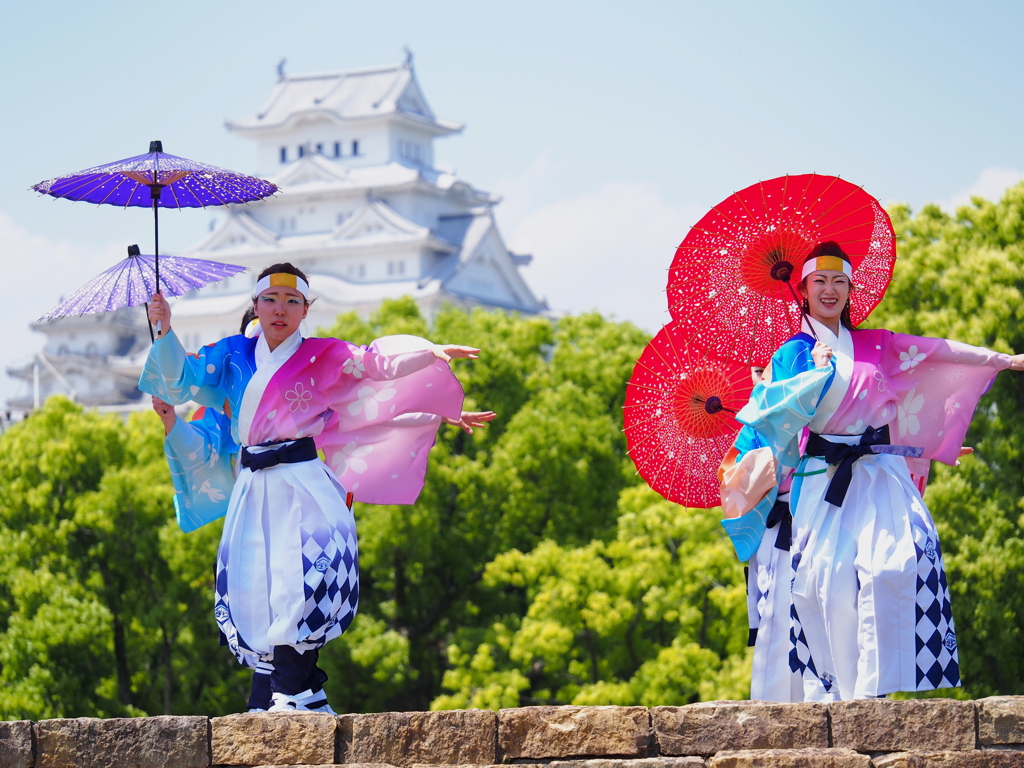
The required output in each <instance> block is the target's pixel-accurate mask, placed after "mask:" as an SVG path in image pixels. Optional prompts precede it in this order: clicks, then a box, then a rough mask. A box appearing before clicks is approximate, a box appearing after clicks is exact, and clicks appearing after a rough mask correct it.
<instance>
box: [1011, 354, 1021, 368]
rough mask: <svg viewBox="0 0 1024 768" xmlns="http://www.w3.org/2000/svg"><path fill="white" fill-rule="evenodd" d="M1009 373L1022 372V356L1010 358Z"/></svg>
mask: <svg viewBox="0 0 1024 768" xmlns="http://www.w3.org/2000/svg"><path fill="white" fill-rule="evenodd" d="M1010 370H1011V371H1024V355H1014V356H1013V357H1011V358H1010Z"/></svg>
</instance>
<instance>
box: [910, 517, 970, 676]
mask: <svg viewBox="0 0 1024 768" xmlns="http://www.w3.org/2000/svg"><path fill="white" fill-rule="evenodd" d="M914 551H915V554H916V555H917V605H916V608H915V612H914V613H915V618H916V619H917V638H916V644H915V650H916V652H917V688H918V690H923V689H926V688H947V687H954V686H958V685H960V660H959V657H958V654H957V643H956V630H955V629H954V627H953V612H952V609H951V606H950V602H949V587H948V586H947V584H946V572H945V566H944V564H943V558H942V550H941V548H940V546H939V542H938V540H937V539H936V538H934V534H932V535H929V534H927V533H926V532H925V531H923V530H921V529H920V528H918V527H917V526H915V527H914Z"/></svg>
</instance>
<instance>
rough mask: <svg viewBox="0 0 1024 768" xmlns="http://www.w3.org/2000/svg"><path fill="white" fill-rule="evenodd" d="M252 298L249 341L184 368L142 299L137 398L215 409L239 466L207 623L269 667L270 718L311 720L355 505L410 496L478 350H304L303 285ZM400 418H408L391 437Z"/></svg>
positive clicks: (325, 344)
mask: <svg viewBox="0 0 1024 768" xmlns="http://www.w3.org/2000/svg"><path fill="white" fill-rule="evenodd" d="M253 302H254V310H255V312H256V316H257V319H258V320H259V322H260V327H261V329H262V333H261V334H260V335H259V336H258V337H255V338H246V337H245V336H232V337H229V338H227V339H223V340H221V341H219V342H217V343H216V344H213V345H210V346H208V347H204V348H203V349H201V350H200V352H199V353H198V355H196V356H194V357H193V356H188V355H186V354H185V351H184V349H183V348H182V346H181V343H180V342H179V341H178V339H177V337H176V336H175V334H174V333H173V332H172V331H171V322H170V321H171V313H170V308H169V306H168V305H167V302H166V301H165V300H164V299H163V297H162V296H160V295H159V294H157V295H155V296H154V297H153V300H152V302H151V303H150V308H149V316H150V320H151V322H153V323H158V322H162V323H163V328H164V335H163V336H161V338H160V339H158V340H157V342H156V343H155V344H154V346H153V348H152V350H151V351H150V355H149V358H148V359H147V361H146V366H145V368H144V370H143V373H142V377H141V380H140V382H139V387H140V389H142V390H143V391H144V392H147V393H149V394H151V395H155V396H157V397H159V398H161V399H162V400H164V401H166V402H168V403H171V404H179V403H184V402H187V401H188V400H195V401H196V402H198V403H200V404H201V405H206V406H212V407H214V408H222V409H224V411H225V412H226V413H227V414H228V416H229V418H230V420H231V431H232V439H233V440H234V442H235V443H237V444H238V445H241V446H243V449H242V453H241V464H242V469H241V470H240V472H239V474H238V479H237V480H236V481H235V482H234V485H233V488H232V489H231V495H230V499H229V500H228V509H227V519H226V520H225V524H224V533H223V535H222V538H221V543H220V548H219V551H218V558H217V579H216V599H217V602H216V608H215V611H214V614H215V616H216V618H217V623H218V625H219V627H220V630H221V631H222V633H223V634H224V636H225V637H226V639H227V642H228V645H229V646H230V647H231V650H232V651H233V652H234V654H235V656H236V657H237V658H238V660H239V661H240V662H242V663H243V664H246V665H247V666H249V667H252V668H254V669H259V668H260V666H261V665H263V666H264V667H269V669H270V674H269V676H270V688H271V691H272V698H273V706H272V707H271V709H272V710H306V709H314V710H324V708H326V707H327V701H326V697H325V696H324V695H323V692H322V686H323V681H324V680H325V679H326V678H325V676H324V675H323V673H322V672H321V671H320V670H319V669H318V668H317V666H316V661H317V654H318V651H319V649H320V648H321V647H322V646H323V645H324V643H326V642H327V641H328V640H330V639H332V638H334V637H337V636H339V635H340V634H341V633H342V632H344V631H345V629H347V628H348V626H349V624H350V623H351V621H352V619H353V617H354V616H355V610H356V605H357V602H358V595H359V571H358V559H357V558H358V552H357V546H356V532H355V521H354V518H353V516H352V510H351V498H352V494H357V495H358V496H359V498H360V499H361V500H363V501H367V502H370V503H389V504H407V503H412V502H413V501H415V499H416V496H417V495H418V494H419V491H420V489H421V488H422V485H423V479H424V475H425V472H426V461H427V454H428V453H429V450H430V446H431V445H432V444H433V442H434V437H435V435H436V430H437V424H438V420H437V418H436V416H440V417H443V418H445V419H446V420H449V421H451V422H454V423H458V422H459V420H460V419H461V418H462V414H461V405H462V388H461V387H460V386H459V383H458V380H457V379H456V378H455V377H454V375H452V373H451V371H450V370H449V368H448V366H447V362H448V361H450V360H451V359H452V358H455V357H465V358H475V357H476V356H477V354H478V352H479V350H477V349H475V348H472V347H462V346H438V345H430V344H429V343H426V342H423V340H415V339H413V338H412V337H391V339H390V340H389V341H387V342H386V343H384V344H382V345H378V346H377V347H370V348H361V347H357V346H355V345H353V344H350V343H348V342H344V341H339V340H337V339H315V338H310V339H303V338H302V337H301V336H300V334H299V333H298V329H299V324H300V322H301V321H302V320H303V319H304V318H305V317H306V314H307V312H308V308H309V303H310V302H309V284H308V281H307V279H306V276H305V275H304V274H303V273H302V272H301V271H300V270H298V269H297V268H295V267H294V266H292V265H291V264H275V265H273V266H271V267H269V268H268V269H266V270H264V272H263V273H262V274H261V275H260V276H259V279H258V280H257V283H256V288H255V290H254V291H253ZM383 341H384V340H382V342H383ZM402 414H408V415H410V416H411V418H410V420H409V421H410V423H408V424H403V425H401V426H396V425H395V423H394V422H396V420H397V417H400V416H402ZM413 414H423V416H413ZM389 422H390V424H389ZM318 450H319V451H322V452H323V454H324V456H325V458H326V463H325V462H324V461H321V460H320V458H319V456H318Z"/></svg>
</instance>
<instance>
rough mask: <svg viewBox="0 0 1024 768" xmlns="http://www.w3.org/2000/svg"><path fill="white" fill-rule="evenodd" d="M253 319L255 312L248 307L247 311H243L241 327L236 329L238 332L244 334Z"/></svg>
mask: <svg viewBox="0 0 1024 768" xmlns="http://www.w3.org/2000/svg"><path fill="white" fill-rule="evenodd" d="M255 319H256V311H255V310H254V309H253V308H252V307H249V308H248V309H247V310H245V314H244V315H242V325H241V327H240V328H239V329H238V332H239V333H243V334H244V333H245V329H246V328H248V327H249V323H251V322H252V321H253V320H255Z"/></svg>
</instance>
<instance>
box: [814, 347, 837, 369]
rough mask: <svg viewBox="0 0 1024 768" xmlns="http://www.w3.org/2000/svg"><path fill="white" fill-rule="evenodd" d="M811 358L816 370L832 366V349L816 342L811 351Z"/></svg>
mask: <svg viewBox="0 0 1024 768" xmlns="http://www.w3.org/2000/svg"><path fill="white" fill-rule="evenodd" d="M811 358H812V359H813V360H814V364H815V365H816V366H817V367H818V368H824V367H825V366H827V365H831V364H832V347H830V346H828V344H826V343H825V342H823V341H819V342H816V343H815V345H814V349H812V350H811Z"/></svg>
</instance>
